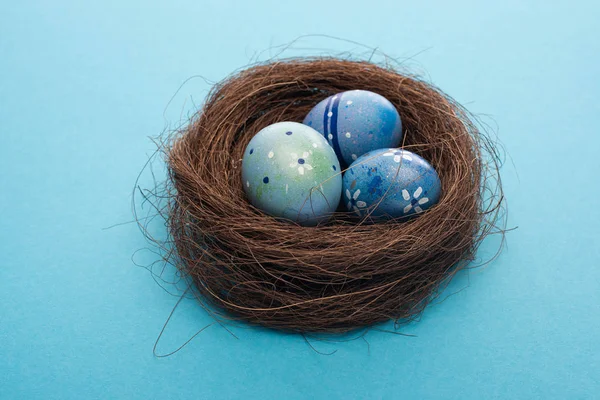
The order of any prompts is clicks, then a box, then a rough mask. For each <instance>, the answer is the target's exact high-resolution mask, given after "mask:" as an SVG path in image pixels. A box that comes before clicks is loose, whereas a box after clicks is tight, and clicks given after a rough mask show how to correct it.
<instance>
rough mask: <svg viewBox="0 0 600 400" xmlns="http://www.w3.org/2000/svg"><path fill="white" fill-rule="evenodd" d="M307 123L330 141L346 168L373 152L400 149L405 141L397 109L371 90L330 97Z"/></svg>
mask: <svg viewBox="0 0 600 400" xmlns="http://www.w3.org/2000/svg"><path fill="white" fill-rule="evenodd" d="M303 124H305V125H308V126H310V127H312V128H314V129H316V130H317V131H319V132H320V133H321V134H322V135H323V136H324V137H325V138H326V139H327V140H328V142H329V144H330V145H331V147H333V149H334V150H335V153H336V154H337V155H338V158H339V159H340V163H341V164H342V166H343V167H345V166H348V165H350V164H352V162H354V160H356V159H357V158H358V157H360V156H361V155H363V154H365V153H367V152H369V151H371V150H375V149H381V148H389V147H398V146H400V143H401V140H402V122H401V119H400V114H399V113H398V110H396V107H394V105H393V104H392V103H391V102H390V101H389V100H387V99H386V98H385V97H383V96H381V95H379V94H377V93H374V92H370V91H367V90H350V91H346V92H341V93H338V94H335V95H333V96H330V97H328V98H326V99H325V100H323V101H321V102H320V103H318V104H317V105H316V106H315V107H314V108H313V109H312V110H311V111H310V112H309V113H308V115H307V116H306V118H304V121H303Z"/></svg>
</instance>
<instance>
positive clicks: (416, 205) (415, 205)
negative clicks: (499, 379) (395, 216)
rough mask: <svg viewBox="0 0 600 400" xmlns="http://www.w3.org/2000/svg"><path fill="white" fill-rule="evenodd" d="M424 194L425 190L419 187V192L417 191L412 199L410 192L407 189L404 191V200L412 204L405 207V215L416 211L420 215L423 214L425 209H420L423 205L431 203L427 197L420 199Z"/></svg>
mask: <svg viewBox="0 0 600 400" xmlns="http://www.w3.org/2000/svg"><path fill="white" fill-rule="evenodd" d="M422 194H423V188H422V187H421V186H419V187H418V188H417V190H415V192H414V193H413V198H412V199H411V198H410V193H408V190H406V189H402V198H403V199H404V200H406V201H410V204H408V205H407V206H406V207H404V210H403V211H404V214H406V213H408V212H410V210H413V209H414V210H415V212H416V213H417V214H420V213H422V212H423V209H422V208H421V207H420V206H422V205H423V204H427V203H428V202H429V199H428V198H427V197H421V198H419V197H420V196H421V195H422Z"/></svg>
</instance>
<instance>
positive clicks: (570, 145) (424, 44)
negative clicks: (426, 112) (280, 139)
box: [0, 0, 600, 399]
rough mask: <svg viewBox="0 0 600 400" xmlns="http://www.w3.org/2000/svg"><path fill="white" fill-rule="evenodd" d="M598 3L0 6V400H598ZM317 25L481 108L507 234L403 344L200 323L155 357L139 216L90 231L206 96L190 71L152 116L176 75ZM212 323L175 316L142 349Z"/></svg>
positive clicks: (249, 54)
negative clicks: (501, 247)
mask: <svg viewBox="0 0 600 400" xmlns="http://www.w3.org/2000/svg"><path fill="white" fill-rule="evenodd" d="M599 4H600V3H598V2H593V1H577V2H574V1H552V2H549V1H527V2H525V1H520V0H519V1H517V0H506V1H502V2H483V1H465V0H458V1H451V2H448V1H442V0H438V1H423V2H408V1H405V2H402V1H397V0H389V1H385V0H379V1H373V2H368V1H367V2H364V1H343V2H342V1H338V2H336V1H331V2H326V1H321V0H318V1H313V0H305V1H303V2H284V1H273V2H266V1H263V2H261V1H256V2H242V1H240V2H233V1H223V0H219V1H197V0H195V1H192V0H190V1H181V0H173V1H168V2H164V3H162V4H159V3H154V4H151V3H148V2H146V1H133V0H128V1H106V0H105V1H97V2H81V1H72V2H67V1H18V2H17V1H11V2H6V1H3V2H2V6H1V12H0V183H1V186H0V211H1V214H0V222H1V228H2V229H0V250H1V251H0V254H1V256H0V398H2V399H16V398H23V399H55V398H61V399H71V398H72V399H81V398H89V399H92V398H126V399H148V398H170V397H171V398H182V399H183V398H198V399H201V398H234V397H239V398H265V399H270V398H290V399H296V398H308V397H312V398H326V397H328V396H329V397H337V398H407V399H448V398H462V399H471V398H472V399H482V398H503V399H532V398H545V399H551V398H552V399H565V398H569V399H589V398H598V396H600V395H599V394H598V393H600V383H599V380H600V356H599V354H600V284H599V282H600V268H599V261H600V239H599V235H598V233H599V232H598V231H599V226H600V211H599V210H600V207H598V200H597V198H598V196H599V195H600V189H599V186H598V175H597V174H598V172H599V171H600V157H598V155H597V152H598V146H599V145H600V136H599V130H598V126H599V122H600V118H599V115H600V106H599V105H600V102H599V100H598V94H599V93H600V79H599V78H598V74H599V73H600V48H599V40H598V38H599V37H600V29H599V27H598V26H599V24H598V15H599V12H600V5H599ZM313 33H323V34H328V35H333V36H338V37H343V38H345V39H349V40H355V41H359V42H362V43H366V44H368V45H371V46H374V47H378V48H380V49H381V50H383V51H385V52H386V53H388V54H390V55H392V56H394V57H400V58H401V59H408V60H407V63H406V65H407V66H408V67H410V68H411V70H412V71H415V72H418V73H422V74H424V75H425V76H426V77H427V79H430V80H431V81H432V82H433V83H435V84H437V85H439V86H440V87H442V88H443V89H444V90H445V91H447V92H448V93H450V94H451V95H452V96H454V97H455V98H456V99H457V100H458V101H460V102H462V103H463V104H465V105H466V106H467V107H468V108H469V109H470V110H471V111H473V112H475V113H478V114H480V115H488V116H489V117H486V118H487V121H488V122H489V123H490V124H492V125H493V127H494V128H495V129H496V128H497V132H498V137H499V139H500V141H501V142H502V143H503V144H504V146H505V149H506V151H507V152H508V154H509V156H510V157H509V158H508V159H507V163H506V165H505V168H504V169H503V179H504V188H505V191H506V196H507V198H508V209H509V226H518V229H517V230H515V231H513V232H510V233H509V234H508V243H507V248H506V249H505V251H504V252H503V253H502V255H501V257H500V258H499V259H498V260H496V261H495V262H494V263H492V264H491V265H489V266H487V267H485V268H481V269H476V270H472V271H470V272H469V273H463V274H461V275H460V276H459V277H458V279H457V280H456V281H454V282H453V283H452V285H451V286H450V287H449V288H448V290H447V292H446V293H445V294H444V295H448V294H450V293H454V292H456V291H458V290H460V289H462V288H464V287H466V289H465V290H462V291H460V292H458V293H457V294H455V295H454V296H451V297H449V298H447V299H446V300H445V301H444V302H442V303H440V304H437V305H434V306H432V307H430V308H428V309H427V311H426V312H425V313H424V315H423V317H422V319H421V321H420V322H418V323H413V324H411V325H408V326H405V327H404V328H403V329H402V331H403V332H405V333H410V334H413V335H416V337H402V336H396V335H390V334H385V333H380V332H371V333H369V334H368V335H367V337H366V339H367V340H368V343H369V345H367V343H366V342H365V341H363V340H355V341H351V342H345V343H320V342H315V343H313V344H314V346H315V347H316V348H318V349H319V350H320V351H324V352H330V351H333V350H337V353H335V354H334V355H332V356H321V355H319V354H317V353H315V352H314V351H312V350H311V349H310V348H309V347H308V346H307V344H306V343H305V342H304V339H303V338H302V337H300V336H295V335H283V334H279V333H274V332H270V331H267V330H262V329H254V328H253V329H243V328H234V332H235V334H236V335H237V336H238V337H239V339H235V338H234V337H232V336H231V335H230V334H229V333H227V332H226V331H225V330H224V329H222V328H220V327H210V328H208V329H207V330H205V331H204V332H203V333H201V334H200V335H199V336H198V337H196V339H195V340H193V341H192V342H191V343H190V344H189V345H188V346H187V347H185V348H184V349H183V350H182V351H180V352H178V353H176V354H175V355H173V356H171V357H168V358H160V359H159V358H155V357H154V356H153V354H152V347H153V344H154V342H155V340H156V337H157V335H158V333H159V332H160V329H161V327H162V325H163V323H164V322H165V320H166V318H167V316H168V314H169V312H170V311H171V309H172V308H173V306H174V305H175V303H176V301H177V297H176V296H173V295H171V294H169V293H167V292H165V291H164V290H162V289H161V288H160V287H159V286H158V285H157V284H156V283H155V282H154V280H153V279H152V278H151V276H150V274H149V273H148V272H147V271H146V270H144V269H142V268H138V267H136V266H135V265H134V263H133V262H132V255H133V253H134V252H135V251H136V250H138V249H142V248H144V247H146V242H145V241H144V238H143V237H142V235H141V234H140V232H139V231H138V229H137V227H136V226H135V224H125V225H120V226H117V227H114V228H111V229H103V228H106V227H108V226H110V225H113V224H116V223H121V222H126V221H130V220H131V219H132V213H131V192H132V188H133V182H134V180H135V178H136V176H137V174H138V172H139V171H140V169H141V168H142V166H143V164H144V163H145V161H146V160H147V157H148V156H149V155H150V154H151V153H152V151H153V149H154V145H153V144H152V142H151V141H150V140H149V139H148V136H155V135H157V134H159V133H161V132H162V131H163V130H164V129H172V128H174V127H176V126H177V125H178V123H179V122H180V121H181V120H185V118H186V116H187V115H188V113H189V111H190V110H192V109H193V108H194V107H193V103H196V104H199V103H201V102H202V99H203V98H204V96H205V94H206V90H207V89H208V88H209V87H210V85H209V84H207V83H205V82H204V80H202V79H192V80H190V81H189V82H188V83H187V84H186V85H184V86H183V88H182V90H181V91H179V92H178V93H177V95H176V96H175V98H174V99H173V101H172V102H171V103H170V104H169V106H168V107H167V103H168V102H169V99H170V98H171V96H173V94H174V93H175V92H176V90H177V88H178V87H179V86H180V84H181V83H182V82H183V81H184V80H185V79H186V78H188V77H191V76H193V75H196V74H202V75H203V76H205V77H206V78H207V79H209V80H212V81H218V80H220V79H222V78H224V77H225V76H226V75H228V74H229V73H230V72H232V71H233V70H235V69H237V68H240V67H243V66H244V65H247V64H248V63H249V62H250V61H252V60H254V59H256V58H257V57H258V58H260V59H266V58H268V57H269V56H272V55H274V54H275V53H276V51H273V50H271V51H269V50H268V49H269V48H270V47H272V46H276V45H280V44H284V43H288V42H290V41H292V40H293V39H295V38H298V37H299V36H301V35H305V34H313ZM295 47H296V50H291V51H290V52H288V53H286V55H296V54H300V53H303V54H309V53H311V52H312V53H315V52H317V50H314V51H313V50H311V49H318V52H322V51H323V50H324V51H325V52H330V53H336V52H338V51H343V50H354V51H357V52H363V51H365V49H364V48H361V47H358V46H354V45H352V44H350V43H347V42H341V41H337V40H332V39H327V38H319V37H309V38H304V39H301V40H300V41H299V42H298V43H296V46H295ZM263 50H266V52H264V53H263V54H258V53H259V52H261V51H263ZM157 168H158V169H160V163H157ZM142 183H143V184H147V185H150V184H151V178H149V177H148V176H143V178H142ZM155 228H157V229H158V230H160V228H161V227H160V224H156V226H155ZM495 246H497V242H495V241H494V239H492V240H491V241H489V242H488V243H486V244H485V245H484V247H483V248H482V250H481V253H480V255H481V257H482V258H486V257H487V256H489V255H491V253H492V252H493V250H494V248H495ZM153 257H154V258H153ZM133 258H134V261H136V262H137V263H141V264H149V263H150V262H152V260H153V259H155V258H156V257H155V256H154V255H153V254H152V253H151V252H149V251H141V252H138V253H137V254H136V256H135V257H133ZM210 322H211V319H210V317H209V316H207V315H206V313H204V312H203V311H202V309H201V308H200V307H198V306H197V305H196V304H195V303H194V302H193V301H184V302H183V303H182V305H181V306H180V307H179V308H178V309H177V310H176V312H175V313H174V317H173V319H172V320H171V322H170V323H169V325H168V326H167V330H166V332H165V335H164V336H163V340H161V342H160V343H159V345H158V352H159V353H167V352H169V351H172V350H174V349H176V348H177V347H178V346H179V345H181V344H183V342H185V340H187V339H188V338H189V337H190V336H191V335H193V333H195V332H196V331H197V330H198V329H200V328H202V327H203V326H205V325H206V324H208V323H210Z"/></svg>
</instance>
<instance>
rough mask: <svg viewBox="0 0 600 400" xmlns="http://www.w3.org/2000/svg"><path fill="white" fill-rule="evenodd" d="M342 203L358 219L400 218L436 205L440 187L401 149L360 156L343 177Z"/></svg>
mask: <svg viewBox="0 0 600 400" xmlns="http://www.w3.org/2000/svg"><path fill="white" fill-rule="evenodd" d="M342 183H343V186H342V190H343V194H342V202H343V203H344V204H345V205H346V208H347V209H348V211H352V212H354V213H356V214H357V215H358V216H360V217H364V216H366V215H370V216H371V217H384V218H401V217H408V216H413V215H418V214H421V213H422V212H424V211H425V210H427V209H428V208H430V207H431V206H433V205H434V204H436V203H437V202H438V201H439V199H440V195H441V190H442V185H441V182H440V178H439V177H438V174H437V172H436V171H435V169H434V168H433V167H432V166H431V164H429V163H428V162H427V161H425V160H424V159H423V158H422V157H420V156H418V155H416V154H414V153H411V152H410V151H407V150H401V149H394V148H388V149H379V150H374V151H371V152H368V153H366V154H363V155H362V156H361V157H359V158H358V159H357V160H356V161H354V162H353V163H352V164H351V165H350V167H349V168H348V170H347V171H346V172H345V173H344V177H343V180H342Z"/></svg>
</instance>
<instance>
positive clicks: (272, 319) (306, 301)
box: [165, 58, 503, 332]
mask: <svg viewBox="0 0 600 400" xmlns="http://www.w3.org/2000/svg"><path fill="white" fill-rule="evenodd" d="M353 89H363V90H369V91H372V92H376V93H378V94H380V95H382V96H384V97H385V98H387V99H388V100H390V101H391V102H392V103H393V104H394V105H395V106H396V107H397V109H398V111H399V113H400V115H401V118H402V124H403V130H404V143H403V144H402V147H403V148H405V149H408V150H410V151H412V152H414V153H417V154H419V155H420V156H422V157H423V158H425V159H426V160H427V161H429V162H430V163H431V164H432V165H433V167H434V168H435V169H436V170H437V172H438V174H439V177H440V180H441V182H442V195H441V198H440V200H439V203H438V204H437V205H436V206H434V207H432V208H431V209H429V210H428V211H427V212H425V213H424V214H422V215H421V216H419V217H418V218H414V219H411V220H408V221H400V220H389V221H386V222H378V223H371V221H369V220H368V219H367V220H365V221H357V220H356V219H353V218H351V217H350V216H349V215H348V213H346V212H338V213H336V214H335V215H334V216H333V218H331V219H330V220H329V222H328V223H326V224H323V225H321V226H317V227H302V226H299V225H297V224H294V223H292V222H285V221H281V220H277V219H275V218H273V217H270V216H268V215H266V214H264V213H262V212H261V211H260V210H257V209H256V208H254V207H253V206H252V205H250V203H249V202H248V201H247V199H246V197H245V195H244V191H243V188H242V182H241V162H242V155H243V152H244V149H245V147H246V145H247V144H248V142H249V141H250V139H251V138H252V137H253V136H254V135H255V134H256V133H257V132H258V131H259V130H261V129H262V128H264V127H266V126H268V125H270V124H272V123H275V122H279V121H297V122H301V121H302V120H303V118H304V117H305V116H306V114H307V113H308V112H309V111H310V109H311V108H312V107H313V106H314V105H316V104H317V103H318V102H319V101H321V100H323V99H324V98H326V97H328V96H330V95H332V94H334V93H338V92H341V91H345V90H353ZM165 154H166V162H167V167H168V171H169V179H168V188H169V191H168V193H170V195H169V196H170V197H169V202H168V203H169V205H168V212H167V219H168V220H167V222H168V227H169V231H170V232H169V233H170V236H171V237H170V240H171V243H172V244H173V251H172V253H171V256H170V258H171V259H170V261H171V262H174V263H175V265H177V267H178V268H179V269H181V270H182V271H184V272H185V273H186V274H187V275H189V277H191V279H192V281H193V282H194V284H195V285H196V287H197V289H198V292H199V294H200V295H201V298H202V299H203V301H206V303H207V304H210V305H211V309H212V310H216V311H214V312H213V315H216V316H217V318H227V319H241V320H245V321H248V322H250V323H253V324H259V325H263V326H266V327H270V328H275V329H279V330H284V331H291V332H345V331H349V330H352V329H354V328H358V327H362V326H367V325H371V324H374V323H377V322H381V321H386V320H390V319H392V320H396V321H398V320H406V319H410V318H411V317H414V316H415V315H417V314H419V313H420V312H421V311H422V310H423V308H424V307H425V306H426V305H427V304H428V302H429V301H430V300H431V299H432V298H434V297H435V295H436V294H437V293H438V292H439V290H440V287H441V286H442V285H443V284H444V283H447V282H448V281H449V278H451V277H452V276H453V275H454V274H455V273H456V272H457V271H458V270H460V269H461V268H464V267H465V266H467V265H468V264H469V263H470V262H471V261H472V260H473V259H474V253H475V251H476V249H477V247H478V245H479V244H480V243H481V241H482V240H483V239H484V238H485V236H486V235H488V234H489V233H490V232H492V231H493V230H494V228H495V227H496V226H497V219H498V215H499V213H500V210H501V209H502V207H501V206H502V202H503V200H502V192H501V187H500V180H499V176H498V159H497V154H496V150H495V147H494V146H493V144H492V143H491V142H490V141H489V140H488V139H487V137H486V136H485V135H484V134H482V133H481V131H480V130H479V129H478V128H477V124H476V123H475V122H474V121H473V119H472V118H471V117H470V114H468V112H466V111H465V110H464V109H463V108H462V107H461V106H460V105H459V104H457V103H456V102H455V101H453V100H452V99H451V98H450V97H448V96H447V95H445V94H444V93H443V92H442V91H440V90H439V89H437V88H436V87H434V86H432V85H431V84H428V83H426V82H423V81H422V80H420V79H418V78H416V77H413V76H411V75H407V74H403V73H399V72H397V71H395V70H394V69H392V68H388V67H381V66H378V65H375V64H372V63H369V62H364V61H347V60H341V59H335V58H310V59H306V58H304V59H288V60H282V61H277V62H270V63H267V64H261V65H256V66H252V67H250V68H248V69H245V70H242V71H241V72H238V73H236V74H235V75H233V76H231V77H229V78H227V79H225V80H224V81H222V82H220V83H218V84H217V85H215V86H214V87H213V88H212V90H211V92H210V93H209V95H208V98H207V99H206V102H205V104H204V106H203V107H202V109H201V110H199V111H198V113H197V114H196V116H195V117H194V118H193V120H192V122H191V123H190V124H189V126H188V127H187V128H185V129H183V130H181V131H180V132H178V133H177V134H175V135H173V136H172V137H171V138H170V140H169V142H168V144H167V145H166V148H165Z"/></svg>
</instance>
